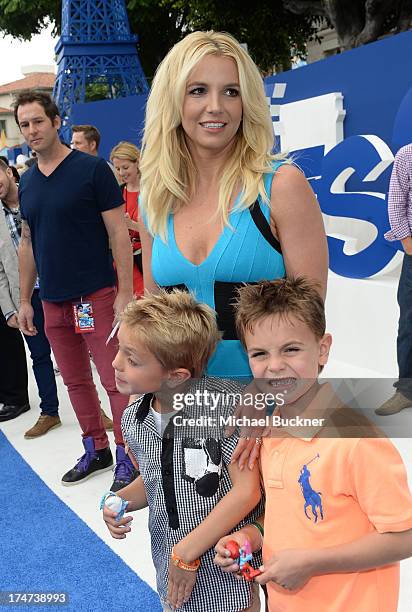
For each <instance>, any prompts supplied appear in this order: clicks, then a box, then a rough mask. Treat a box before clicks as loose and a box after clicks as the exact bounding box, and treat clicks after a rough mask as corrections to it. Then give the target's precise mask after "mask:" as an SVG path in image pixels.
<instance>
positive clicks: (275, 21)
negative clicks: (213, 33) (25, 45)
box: [0, 0, 315, 93]
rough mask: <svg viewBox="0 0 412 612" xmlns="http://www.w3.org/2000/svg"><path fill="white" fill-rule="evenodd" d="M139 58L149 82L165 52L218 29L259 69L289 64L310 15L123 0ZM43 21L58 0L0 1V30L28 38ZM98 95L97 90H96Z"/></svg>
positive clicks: (269, 4)
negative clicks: (244, 49) (195, 34)
mask: <svg viewBox="0 0 412 612" xmlns="http://www.w3.org/2000/svg"><path fill="white" fill-rule="evenodd" d="M126 5H127V9H128V14H129V20H130V26H131V29H132V31H133V32H136V33H137V34H138V35H139V44H138V48H139V56H140V60H141V62H142V66H143V70H144V72H145V74H146V76H147V77H148V79H149V80H150V79H151V78H152V77H153V74H154V72H155V70H156V67H157V66H158V64H159V62H160V61H161V59H162V58H163V57H164V56H165V55H166V53H167V52H168V50H169V49H170V48H171V47H172V46H173V45H174V44H175V43H176V42H177V41H178V40H180V39H181V38H183V37H184V36H185V35H186V34H187V33H188V32H190V31H193V30H209V29H213V30H224V31H226V32H230V33H231V34H233V35H234V36H235V37H236V38H237V39H238V40H239V41H240V42H242V43H246V44H247V46H248V49H249V52H250V53H251V55H252V57H253V58H254V59H255V61H256V62H257V64H258V65H259V66H260V68H261V70H262V71H263V72H270V71H271V69H272V67H273V66H274V65H277V66H278V67H281V66H283V67H285V68H287V67H289V65H290V58H291V52H292V54H294V55H297V56H298V57H303V56H304V55H305V42H306V41H307V40H308V39H309V38H310V37H311V36H313V34H314V31H315V30H314V26H313V19H312V17H311V16H310V15H292V14H291V13H290V12H287V11H285V10H284V8H283V2H282V0H126ZM48 21H52V22H53V23H55V24H56V26H55V28H56V32H58V31H59V28H60V21H61V1H60V0H0V31H3V32H4V33H5V34H11V35H12V36H15V37H18V38H23V39H30V38H31V36H32V35H33V34H37V33H38V32H40V31H41V30H42V29H43V28H44V27H45V25H46V23H47V22H48ZM101 93H103V92H101Z"/></svg>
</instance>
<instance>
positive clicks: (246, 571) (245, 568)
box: [225, 540, 262, 582]
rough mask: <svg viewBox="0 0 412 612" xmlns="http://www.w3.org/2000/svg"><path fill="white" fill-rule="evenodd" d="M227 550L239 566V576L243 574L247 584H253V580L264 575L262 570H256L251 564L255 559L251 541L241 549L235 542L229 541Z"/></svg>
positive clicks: (226, 546)
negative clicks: (253, 558)
mask: <svg viewBox="0 0 412 612" xmlns="http://www.w3.org/2000/svg"><path fill="white" fill-rule="evenodd" d="M225 548H226V550H228V551H229V553H230V558H231V559H234V560H235V561H236V563H237V564H238V565H239V574H241V575H242V576H243V578H244V579H245V580H246V581H247V582H253V579H254V578H256V576H259V575H260V574H261V573H262V572H261V571H260V570H255V569H254V568H253V567H252V566H251V565H250V563H249V561H251V560H252V557H253V555H252V552H251V550H250V542H249V540H246V542H245V545H244V546H241V547H240V548H239V544H238V543H237V542H235V540H229V542H227V543H226V544H225Z"/></svg>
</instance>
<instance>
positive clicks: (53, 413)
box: [0, 160, 61, 439]
mask: <svg viewBox="0 0 412 612" xmlns="http://www.w3.org/2000/svg"><path fill="white" fill-rule="evenodd" d="M0 205H1V209H2V210H0V308H1V310H2V313H3V315H4V318H5V320H6V322H7V326H8V328H10V332H8V333H7V335H4V337H3V335H2V336H1V349H0V350H1V353H2V361H3V360H5V365H6V369H5V372H6V375H8V376H9V377H10V378H9V381H5V383H6V384H10V382H12V381H13V380H15V379H16V377H17V380H19V381H20V382H18V383H17V384H16V382H14V383H13V382H12V384H14V385H16V391H17V397H18V398H19V397H21V399H20V401H19V402H17V403H16V404H14V405H9V406H8V408H7V410H6V408H5V407H3V414H2V417H3V418H1V416H0V420H9V419H11V418H14V417H16V416H19V414H22V412H25V411H26V408H27V410H28V399H27V370H26V356H25V354H24V348H23V355H22V356H21V349H20V346H19V345H20V343H21V334H20V332H19V331H18V330H19V323H18V320H17V313H18V310H19V303H20V296H19V269H18V257H17V250H18V246H19V242H20V237H21V215H20V210H19V200H18V191H17V184H16V182H15V180H14V178H13V173H12V171H11V168H9V167H8V166H7V165H6V164H5V163H4V162H3V161H2V160H0ZM3 213H4V214H3ZM31 305H32V308H33V311H34V325H35V327H36V329H37V334H36V335H34V336H25V337H24V338H25V340H26V342H27V345H28V347H29V351H30V355H31V358H32V361H33V372H34V376H35V379H36V383H37V388H38V391H39V397H40V410H41V414H40V416H39V418H38V420H37V422H36V423H35V425H34V426H33V427H31V428H30V429H29V430H28V431H26V433H25V434H24V437H25V438H28V439H30V438H37V437H39V436H43V435H44V434H46V433H47V432H48V431H50V430H51V429H55V428H56V427H59V426H60V425H61V422H60V418H59V401H58V398H57V387H56V380H55V376H54V369H53V362H52V360H51V351H50V344H49V341H48V339H47V336H46V334H45V332H44V315H43V308H42V304H41V301H40V298H39V284H38V282H37V280H36V284H35V286H34V290H33V294H32V298H31ZM2 328H4V324H3V325H2ZM12 331H13V332H14V333H13V334H12V333H11V332H12ZM3 334H5V330H4V329H3ZM16 335H17V336H18V337H19V338H18V345H17V346H15V342H16V341H15V339H14V336H16ZM7 361H8V362H9V365H8V366H7ZM3 368H4V366H3V367H2V368H1V369H0V371H3ZM10 368H12V369H13V373H10V372H9V369H10ZM3 385H4V383H3ZM0 387H1V385H0ZM0 396H1V391H0ZM0 412H1V411H0ZM7 416H8V418H7Z"/></svg>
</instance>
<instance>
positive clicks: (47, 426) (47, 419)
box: [24, 414, 62, 440]
mask: <svg viewBox="0 0 412 612" xmlns="http://www.w3.org/2000/svg"><path fill="white" fill-rule="evenodd" d="M61 424H62V422H61V420H60V417H59V415H57V416H50V415H49V414H41V415H40V416H39V418H38V421H37V423H36V424H35V425H33V427H32V428H31V429H29V430H28V431H26V433H25V434H24V437H25V438H26V440H31V439H32V438H38V437H39V436H44V434H46V433H47V432H48V431H50V430H51V429H55V428H56V427H60V425H61Z"/></svg>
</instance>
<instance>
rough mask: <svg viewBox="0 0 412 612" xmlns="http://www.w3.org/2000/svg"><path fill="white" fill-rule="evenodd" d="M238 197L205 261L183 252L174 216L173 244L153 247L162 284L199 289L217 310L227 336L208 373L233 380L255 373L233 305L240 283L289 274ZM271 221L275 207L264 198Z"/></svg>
mask: <svg viewBox="0 0 412 612" xmlns="http://www.w3.org/2000/svg"><path fill="white" fill-rule="evenodd" d="M280 165H281V163H276V164H274V166H273V172H270V173H267V174H265V176H264V183H265V190H266V193H267V194H268V197H269V198H270V192H271V185H272V180H273V176H274V174H275V172H276V170H277V169H278V168H279V166H280ZM237 203H238V199H237V200H236V202H235V204H234V207H233V209H232V212H231V213H230V215H229V224H230V225H229V226H225V228H224V230H223V231H222V233H221V235H220V237H219V239H218V240H217V242H216V244H215V246H214V248H213V250H212V251H211V253H210V254H209V256H208V257H207V258H206V259H205V260H204V261H203V262H202V263H201V264H199V265H195V264H193V263H192V262H190V261H189V260H188V259H186V258H185V257H184V256H183V255H182V253H181V252H180V250H179V248H178V246H177V244H176V240H175V233H174V215H173V214H170V215H169V218H168V220H167V236H168V238H167V243H165V242H163V241H162V239H161V238H160V236H159V235H155V236H154V239H153V247H152V275H153V279H154V281H155V282H156V283H157V285H159V287H167V288H170V287H179V288H183V289H187V290H188V291H190V292H193V293H194V295H195V297H196V299H197V300H198V301H199V302H204V303H206V304H208V305H209V306H210V307H211V308H213V309H214V310H216V312H217V320H218V326H219V329H220V330H221V331H223V339H222V340H221V341H220V342H219V345H218V347H217V349H216V351H215V353H214V355H213V356H212V357H211V359H210V361H209V363H208V367H207V374H208V375H210V376H219V377H225V378H226V377H227V378H237V379H239V378H240V379H248V378H250V376H251V371H250V368H249V363H248V359H247V355H246V352H245V350H244V349H243V347H242V345H241V343H240V341H239V340H238V339H237V336H236V331H235V326H234V310H233V307H232V305H231V302H232V300H233V297H234V295H235V290H236V287H238V286H240V285H242V284H243V283H253V282H258V281H260V280H273V279H275V278H282V277H284V276H285V265H284V262H283V257H282V255H281V253H279V252H278V251H277V250H275V249H274V248H273V247H272V246H271V245H270V244H269V243H268V242H267V241H266V239H265V238H264V237H263V235H262V234H261V232H260V231H259V230H258V228H257V227H256V225H255V223H254V221H253V219H252V216H251V214H250V210H249V209H245V210H237V209H236V207H237ZM259 203H260V206H261V209H262V212H263V214H264V216H265V218H266V220H267V221H268V222H269V221H270V208H269V206H268V205H266V204H265V203H263V202H262V201H260V202H259Z"/></svg>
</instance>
